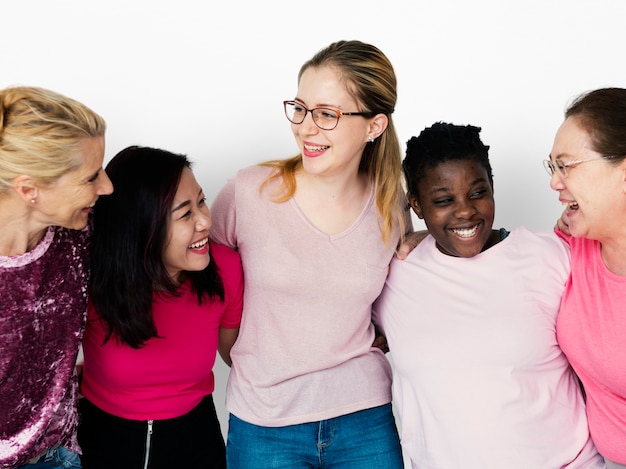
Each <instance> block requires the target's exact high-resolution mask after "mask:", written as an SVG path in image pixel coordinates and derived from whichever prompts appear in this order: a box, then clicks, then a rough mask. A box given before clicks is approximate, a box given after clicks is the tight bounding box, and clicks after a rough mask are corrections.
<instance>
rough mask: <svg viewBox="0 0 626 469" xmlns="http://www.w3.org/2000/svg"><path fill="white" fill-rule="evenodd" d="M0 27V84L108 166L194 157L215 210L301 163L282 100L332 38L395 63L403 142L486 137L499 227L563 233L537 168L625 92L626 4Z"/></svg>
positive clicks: (133, 12)
mask: <svg viewBox="0 0 626 469" xmlns="http://www.w3.org/2000/svg"><path fill="white" fill-rule="evenodd" d="M0 18H1V21H0V32H1V37H2V40H1V41H0V87H5V86H8V85H15V84H22V85H36V86H43V87H47V88H51V89H53V90H56V91H59V92H62V93H65V94H67V95H69V96H71V97H74V98H76V99H79V100H81V101H83V102H84V103H86V104H87V105H89V106H90V107H92V108H93V109H94V110H96V111H97V112H99V113H100V114H102V115H103V116H104V117H105V119H106V120H107V122H108V133H107V150H106V159H107V160H108V159H110V158H111V157H112V156H113V155H114V154H115V153H116V152H118V151H119V150H121V149H122V148H124V147H126V146H128V145H133V144H140V145H149V146H156V147H162V148H165V149H168V150H171V151H174V152H180V153H186V154H187V155H189V157H190V158H191V159H192V160H193V161H194V162H195V173H196V176H197V178H198V180H199V181H200V183H201V184H202V185H203V186H204V189H205V192H206V194H207V197H208V198H209V200H211V199H212V198H213V197H214V196H215V194H216V192H217V191H218V190H219V188H220V187H221V186H222V184H223V183H224V182H225V181H226V179H227V178H228V177H230V176H231V175H232V174H233V173H234V172H235V171H236V170H237V169H238V168H240V167H243V166H247V165H249V164H253V163H256V162H259V161H261V160H265V159H270V158H280V157H287V156H291V155H293V154H295V152H296V151H297V149H296V147H295V144H294V142H293V138H292V135H291V132H290V128H289V124H288V122H287V121H286V119H285V118H284V116H283V111H282V104H281V101H282V100H284V99H290V98H293V97H294V96H295V93H296V89H297V83H296V76H297V72H298V70H299V68H300V65H301V64H302V63H303V62H304V61H305V60H307V59H308V58H309V57H310V56H311V55H313V54H314V53H315V52H317V50H319V49H320V48H322V47H325V46H326V45H328V44H329V43H331V42H333V41H336V40H340V39H359V40H362V41H365V42H370V43H372V44H375V45H377V46H378V47H379V48H380V49H381V50H382V51H383V52H385V53H386V54H387V56H388V57H389V58H390V59H391V61H392V63H393V64H394V67H395V70H396V74H397V76H398V82H399V98H398V105H397V108H396V112H395V114H394V116H393V117H394V120H395V123H396V127H397V130H398V133H399V137H400V141H401V142H403V143H404V142H406V140H408V139H409V138H410V137H411V136H412V135H416V134H418V133H419V132H420V131H421V130H422V129H423V128H424V127H425V126H427V125H430V124H432V123H433V122H435V121H437V120H444V121H449V122H454V123H457V124H474V125H478V126H481V127H482V128H483V131H482V138H483V141H484V142H485V143H486V144H489V145H491V152H490V155H491V160H492V165H493V170H494V177H495V194H496V202H497V207H498V209H497V216H496V223H495V225H496V227H501V226H503V227H507V228H512V227H514V226H517V225H526V226H528V227H530V228H531V229H534V230H549V229H551V228H552V226H553V224H554V221H555V220H556V218H557V217H558V215H559V214H560V212H561V207H560V205H559V204H558V201H557V196H556V193H554V192H552V191H551V190H550V189H549V187H548V177H547V175H546V174H545V172H544V170H543V168H542V165H541V160H542V159H544V158H545V157H546V155H547V154H548V153H549V151H550V147H551V145H552V139H553V135H554V132H555V130H556V128H557V127H558V125H559V124H560V122H561V119H562V114H563V110H564V108H565V106H566V104H567V103H568V102H569V100H570V99H572V98H573V97H574V96H575V95H577V94H578V93H579V92H582V91H585V90H589V89H593V88H598V87H604V86H620V87H625V86H626V60H625V59H624V56H625V55H624V54H625V48H624V46H626V39H624V29H623V22H624V18H626V1H624V0H558V1H557V0H526V1H523V2H521V1H520V2H512V1H508V2H507V1H502V0H474V1H472V2H468V1H466V0H448V1H443V0H442V1H433V0H412V1H407V0H387V1H380V0H379V1H373V0H318V1H315V2H296V1H293V0H266V1H255V0H243V1H242V0H240V1H221V2H217V1H190V0H178V1H164V0H110V1H107V2H96V1H88V0H56V1H49V0H33V1H28V2H25V1H19V0H13V1H11V0H4V1H3V2H2V7H1V8H0ZM418 226H419V224H418ZM227 370H228V369H227V368H226V367H225V366H224V365H223V364H222V363H221V362H219V363H218V364H217V373H216V379H217V389H216V393H215V398H216V404H217V407H218V412H219V415H220V418H221V419H222V422H223V423H222V425H223V426H224V428H225V426H226V424H225V415H226V413H225V411H224V409H223V396H224V385H225V381H226V377H227V372H228V371H227Z"/></svg>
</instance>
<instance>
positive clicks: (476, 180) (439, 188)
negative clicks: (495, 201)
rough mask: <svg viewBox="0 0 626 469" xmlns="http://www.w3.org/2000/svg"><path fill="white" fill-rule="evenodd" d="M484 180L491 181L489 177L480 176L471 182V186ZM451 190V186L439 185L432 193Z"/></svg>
mask: <svg viewBox="0 0 626 469" xmlns="http://www.w3.org/2000/svg"><path fill="white" fill-rule="evenodd" d="M483 182H487V183H488V182H489V181H488V180H487V179H485V178H483V177H480V178H478V179H475V180H473V181H472V182H470V186H475V185H476V184H481V183H483ZM448 191H450V188H449V187H447V186H442V187H437V188H435V189H433V190H432V191H431V194H437V193H438V192H448Z"/></svg>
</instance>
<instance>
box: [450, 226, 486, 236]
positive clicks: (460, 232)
mask: <svg viewBox="0 0 626 469" xmlns="http://www.w3.org/2000/svg"><path fill="white" fill-rule="evenodd" d="M478 226H479V225H474V226H471V227H469V228H451V229H450V231H452V232H453V233H454V234H455V235H457V236H458V237H459V238H471V237H472V236H475V235H476V232H477V231H478Z"/></svg>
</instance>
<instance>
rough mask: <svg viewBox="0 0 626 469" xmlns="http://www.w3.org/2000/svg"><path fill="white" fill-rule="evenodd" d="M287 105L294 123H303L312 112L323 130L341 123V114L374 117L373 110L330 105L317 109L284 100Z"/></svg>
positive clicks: (286, 110)
mask: <svg viewBox="0 0 626 469" xmlns="http://www.w3.org/2000/svg"><path fill="white" fill-rule="evenodd" d="M283 106H284V107H285V116H287V119H289V122H291V123H292V124H302V123H303V122H304V119H305V118H306V115H307V113H309V112H310V113H311V116H312V117H313V122H315V125H317V126H318V127H319V128H320V129H322V130H333V129H334V128H335V127H337V124H339V118H340V117H341V116H365V117H373V116H375V115H376V114H375V113H373V112H343V111H340V110H338V109H331V108H328V107H316V108H315V109H307V108H306V106H304V105H303V104H300V103H298V102H296V101H283Z"/></svg>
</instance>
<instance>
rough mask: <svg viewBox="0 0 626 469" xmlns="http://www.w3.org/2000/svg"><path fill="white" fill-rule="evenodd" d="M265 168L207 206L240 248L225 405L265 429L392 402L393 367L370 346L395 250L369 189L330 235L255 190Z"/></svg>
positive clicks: (290, 206)
mask: <svg viewBox="0 0 626 469" xmlns="http://www.w3.org/2000/svg"><path fill="white" fill-rule="evenodd" d="M269 171H270V170H269V169H268V168H265V167H260V166H253V167H250V168H247V169H244V170H242V171H240V172H238V173H237V175H236V176H235V177H234V178H233V179H231V180H230V181H229V182H228V183H227V184H226V186H225V187H224V188H223V189H222V190H221V192H220V193H219V194H218V196H217V198H216V199H215V202H214V204H213V207H212V209H211V210H212V218H213V227H212V235H213V236H214V237H215V239H216V240H218V241H219V242H221V243H224V244H227V245H230V246H233V247H237V248H238V249H239V252H240V254H241V259H242V263H243V268H244V276H245V279H246V288H245V293H244V311H243V319H242V324H241V331H240V334H239V339H238V340H237V343H236V344H235V346H234V347H233V350H232V360H233V366H232V368H231V373H230V377H229V380H228V386H227V393H226V394H227V395H226V406H227V408H228V410H229V411H230V412H231V413H233V414H235V415H236V416H237V417H239V418H241V419H243V420H245V421H247V422H250V423H253V424H256V425H264V426H283V425H291V424H298V423H304V422H311V421H317V420H324V419H328V418H332V417H336V416H340V415H344V414H348V413H351V412H355V411H358V410H363V409H367V408H371V407H375V406H378V405H383V404H386V403H389V402H390V401H391V367H390V364H389V362H388V361H387V359H386V358H385V356H384V354H383V353H382V352H381V351H380V350H378V349H374V348H372V347H371V344H372V340H373V338H374V328H373V326H372V323H371V305H372V302H373V301H374V300H375V299H376V297H377V296H378V294H379V293H380V291H381V289H382V287H383V284H384V283H385V277H386V275H387V266H388V264H389V261H390V260H391V257H392V256H393V253H394V248H395V246H396V240H397V239H398V237H397V236H396V237H394V239H393V241H392V243H391V244H390V245H389V246H385V245H384V244H383V241H382V237H381V234H380V231H379V229H378V225H377V222H376V210H375V206H374V201H373V193H372V195H370V199H369V201H368V203H367V205H366V206H365V208H364V209H363V212H362V213H361V214H360V216H359V217H358V218H357V219H356V220H355V222H354V223H353V225H352V226H350V227H349V228H348V229H347V230H345V231H344V232H342V233H339V234H336V235H333V236H329V235H327V234H325V233H322V232H320V231H319V230H318V229H317V228H315V227H314V226H313V225H312V224H311V223H310V222H309V221H308V220H307V218H306V217H305V216H304V214H303V213H302V212H301V210H300V209H299V207H298V205H297V204H296V202H295V201H294V200H293V199H290V200H288V201H287V202H284V203H275V202H273V201H271V200H270V199H271V196H272V194H274V193H275V192H274V190H275V189H276V187H275V186H270V187H269V188H267V190H264V191H263V192H262V193H260V192H259V187H260V185H261V183H262V182H263V181H264V180H265V178H266V177H267V175H268V174H269Z"/></svg>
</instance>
